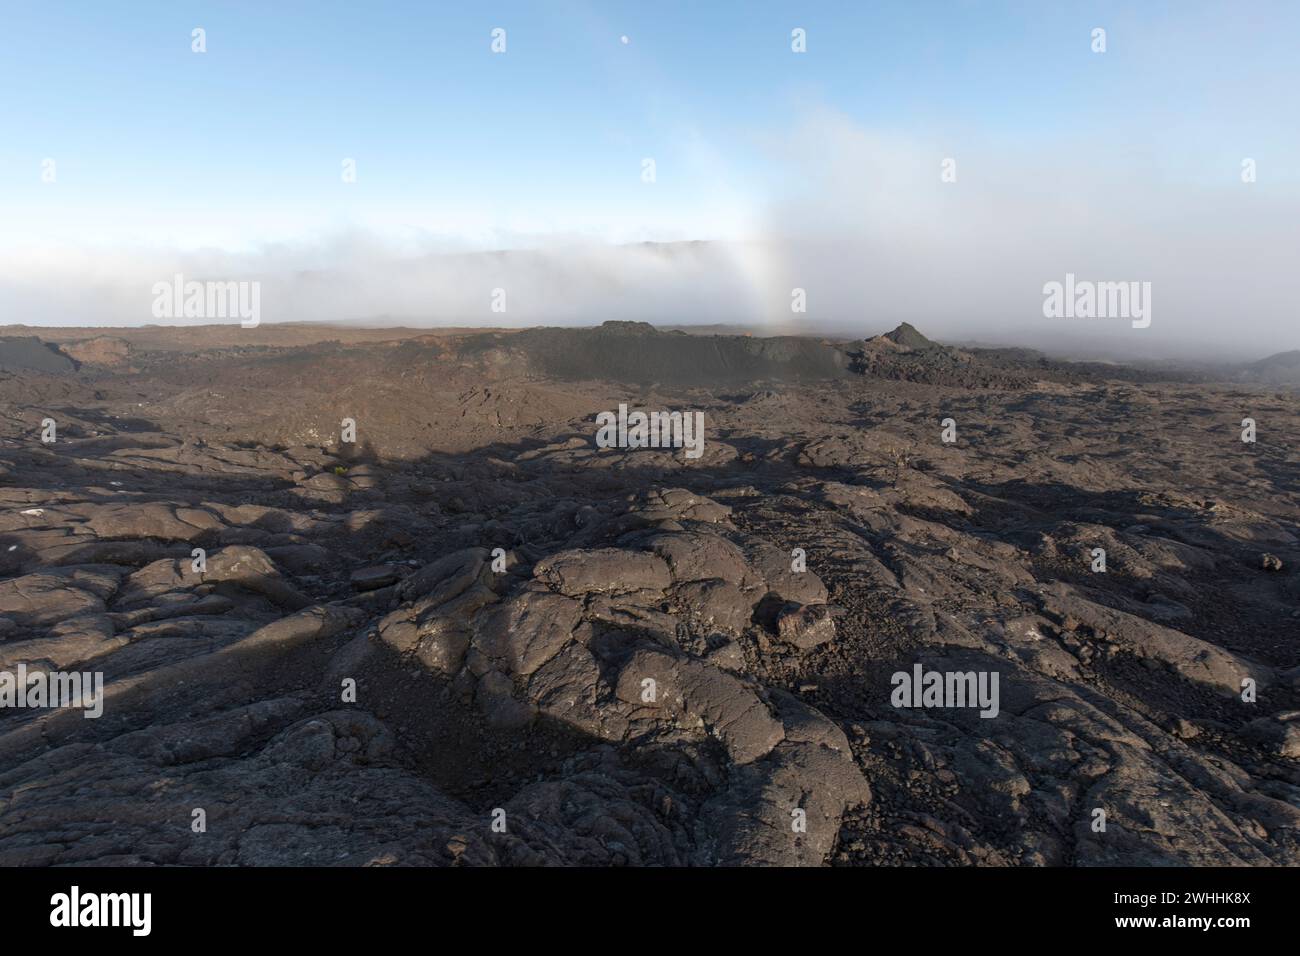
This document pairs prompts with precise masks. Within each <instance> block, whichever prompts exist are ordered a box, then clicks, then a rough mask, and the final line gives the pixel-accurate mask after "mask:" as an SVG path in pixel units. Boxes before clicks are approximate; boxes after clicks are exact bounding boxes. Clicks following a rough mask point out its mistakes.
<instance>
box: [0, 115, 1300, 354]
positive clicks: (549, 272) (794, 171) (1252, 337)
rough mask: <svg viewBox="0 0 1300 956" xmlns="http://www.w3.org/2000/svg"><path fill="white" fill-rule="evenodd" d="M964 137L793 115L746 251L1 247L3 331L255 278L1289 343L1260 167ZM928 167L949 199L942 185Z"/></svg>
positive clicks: (1108, 347)
mask: <svg viewBox="0 0 1300 956" xmlns="http://www.w3.org/2000/svg"><path fill="white" fill-rule="evenodd" d="M1120 138H1122V137H1120ZM962 142H963V145H962V146H960V147H959V148H958V147H953V146H952V145H951V144H943V143H938V142H927V141H923V140H920V139H917V138H911V137H905V136H900V135H896V134H892V133H882V132H875V131H871V130H867V129H864V128H862V127H860V126H858V125H856V124H854V123H853V122H851V121H849V120H847V119H846V118H844V117H842V116H840V115H838V114H835V113H833V112H830V111H826V110H814V111H813V112H812V113H811V114H810V118H809V119H808V120H807V121H806V122H804V123H802V124H800V125H798V126H797V127H796V128H794V129H792V130H791V131H789V133H788V135H783V136H782V137H781V138H780V139H779V140H778V141H777V142H775V143H774V144H773V145H772V146H771V147H770V152H771V154H772V156H771V157H770V158H771V159H772V161H773V162H772V166H773V168H774V169H775V170H776V171H775V172H774V173H773V174H772V177H771V180H770V183H769V189H768V192H769V194H770V195H774V196H779V197H780V198H779V199H778V200H777V201H771V202H763V203H758V202H756V203H755V204H754V209H753V210H752V211H751V213H752V214H751V217H750V219H751V221H752V222H756V223H758V225H757V226H756V227H755V228H752V229H751V230H750V231H751V232H752V234H753V238H752V240H750V241H731V240H729V241H719V242H711V243H673V244H668V245H656V244H634V245H609V244H602V243H597V242H592V241H582V240H575V239H572V238H569V237H565V238H550V239H538V238H537V237H536V236H529V237H526V238H522V239H520V240H519V243H518V244H519V245H520V246H522V248H516V249H513V250H511V251H505V252H492V251H483V250H482V249H481V247H480V248H471V247H469V246H468V245H467V246H465V247H463V248H458V247H457V245H456V243H454V242H452V243H448V242H447V241H445V240H438V241H433V240H430V241H428V242H419V241H416V242H412V241H411V240H409V239H407V240H403V241H401V242H398V241H395V240H393V239H392V238H390V237H387V236H381V235H377V234H374V233H372V232H367V231H363V230H359V229H342V230H340V231H338V232H336V233H335V234H333V235H331V236H329V237H327V238H324V239H317V240H304V239H300V240H297V241H293V242H280V243H273V244H264V245H261V246H258V247H253V251H242V252H222V251H214V250H187V251H182V250H178V249H169V248H165V247H159V246H151V247H141V246H131V247H126V246H117V247H113V246H110V245H106V244H104V243H102V242H101V243H99V244H95V245H91V244H80V243H77V242H75V241H66V242H61V243H47V244H45V245H43V246H41V247H39V248H23V247H13V248H9V249H6V250H5V251H4V255H3V258H2V259H0V322H8V323H23V324H29V325H142V324H148V323H151V322H155V321H157V320H156V319H154V317H153V315H152V312H151V304H152V294H151V289H152V286H153V284H154V283H156V282H159V281H166V280H170V279H171V277H172V276H173V275H175V274H176V273H181V274H183V275H184V276H185V277H186V278H187V279H198V280H231V279H234V280H257V281H259V282H261V283H262V297H261V301H262V321H263V322H292V321H356V322H382V323H385V324H393V325H399V324H401V325H420V326H424V325H427V326H439V325H493V326H520V325H534V324H540V323H546V324H589V323H595V322H600V321H604V320H606V319H641V320H646V321H652V322H657V323H661V324H684V323H702V324H703V323H718V322H727V323H754V324H757V323H761V324H763V325H765V326H767V327H768V328H771V329H773V330H790V329H793V330H799V329H803V330H807V331H813V332H837V333H842V334H846V335H851V336H855V337H856V336H860V335H870V334H875V333H876V332H880V331H883V330H886V329H888V328H889V327H891V326H892V325H894V324H896V323H897V322H899V321H909V322H911V323H913V324H914V325H916V326H917V327H918V328H920V329H921V330H922V331H924V332H926V333H927V334H929V335H932V336H934V337H937V338H941V339H945V340H953V341H957V340H983V341H989V342H998V343H1004V344H1024V345H1028V346H1033V347H1045V348H1048V349H1051V348H1054V347H1056V348H1066V349H1073V350H1076V351H1078V350H1085V351H1086V350H1094V351H1109V352H1111V353H1113V354H1117V355H1144V356H1158V355H1171V356H1187V357H1190V356H1196V355H1207V356H1208V355H1215V356H1219V357H1258V356H1262V355H1266V354H1269V353H1271V352H1276V351H1282V350H1285V349H1291V348H1298V347H1300V323H1297V322H1296V321H1295V317H1294V301H1295V296H1294V292H1293V290H1292V279H1291V276H1292V275H1293V274H1294V259H1295V255H1296V236H1297V230H1296V225H1295V223H1296V222H1297V218H1298V217H1297V213H1300V202H1297V198H1296V195H1295V194H1294V192H1293V191H1290V190H1289V189H1288V188H1285V187H1284V186H1281V185H1276V184H1275V185H1270V184H1269V180H1268V176H1267V174H1266V173H1265V174H1262V175H1261V179H1260V182H1257V183H1253V184H1246V183H1242V182H1241V181H1240V178H1239V175H1238V172H1239V171H1238V169H1237V168H1236V167H1232V166H1228V167H1226V168H1224V169H1222V170H1212V171H1211V174H1210V176H1209V181H1210V182H1211V183H1212V184H1211V185H1206V179H1205V178H1204V177H1203V178H1201V179H1199V180H1198V179H1194V178H1193V177H1190V176H1189V175H1187V171H1186V170H1174V169H1172V168H1171V167H1170V166H1169V164H1168V163H1167V162H1166V163H1163V164H1162V162H1160V161H1158V160H1156V159H1154V158H1152V156H1151V155H1148V154H1143V153H1141V152H1133V153H1127V154H1126V153H1121V152H1118V151H1117V150H1115V149H1111V151H1110V152H1107V151H1106V150H1107V147H1099V146H1098V144H1097V143H1095V142H1091V141H1087V142H1079V143H1075V142H1066V141H1065V140H1064V138H1063V137H1057V138H1056V140H1055V141H1054V142H1051V143H1049V144H1047V145H1042V144H1028V145H1026V144H1017V145H1016V146H1014V147H1012V146H1010V145H1008V144H1007V143H1005V142H1003V143H993V142H991V141H985V140H983V139H982V138H979V137H964V138H963V140H962ZM948 157H951V158H953V159H954V160H955V161H956V174H957V175H956V182H952V183H946V182H943V181H942V180H941V176H940V173H941V163H942V162H943V160H944V159H945V158H948ZM1265 168H1267V167H1265ZM1220 174H1221V175H1220ZM1215 176H1220V178H1221V181H1215V180H1214V177H1215ZM12 225H13V224H12V223H11V227H12ZM623 225H624V226H632V225H634V224H630V223H627V224H623ZM12 231H13V230H12V228H11V230H10V233H11V234H12ZM245 248H246V249H247V248H249V247H248V246H245ZM1067 272H1071V273H1074V274H1075V275H1076V276H1078V277H1080V278H1081V279H1093V280H1098V281H1126V280H1139V281H1149V282H1150V283H1151V286H1152V324H1151V327H1150V328H1147V329H1132V328H1131V327H1130V325H1129V323H1127V322H1123V321H1113V320H1102V319H1086V320H1085V319H1078V320H1061V319H1055V320H1053V319H1047V318H1044V317H1043V314H1042V302H1043V294H1042V289H1043V285H1044V284H1045V283H1047V282H1051V281H1060V280H1061V279H1063V278H1064V276H1065V274H1066V273H1067ZM796 287H798V288H802V289H804V290H806V293H807V302H808V311H807V313H806V314H803V315H799V314H794V313H792V312H791V309H790V303H791V290H792V289H794V288H796ZM496 289H504V290H505V304H506V311H505V312H504V313H500V312H493V311H492V308H491V306H492V302H493V301H494V300H493V292H494V290H496ZM496 301H498V302H499V301H500V299H499V298H498V299H497V300H496Z"/></svg>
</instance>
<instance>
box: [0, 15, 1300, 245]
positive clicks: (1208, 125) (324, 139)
mask: <svg viewBox="0 0 1300 956" xmlns="http://www.w3.org/2000/svg"><path fill="white" fill-rule="evenodd" d="M1126 7H1137V8H1138V9H1137V10H1132V9H1126ZM1298 10H1300V7H1297V6H1296V5H1295V4H1276V5H1269V4H1261V5H1256V4H1251V5H1245V6H1242V5H1235V4H1234V5H1230V4H1197V3H1177V4H1156V3H1144V4H1138V5H1132V4H1088V3H1069V4H1048V3H1024V4H996V3H976V2H969V3H847V2H846V3H815V4H793V3H773V2H760V3H744V4H741V3H723V2H717V3H655V4H646V3H640V2H633V3H612V2H610V3H607V2H595V3H579V2H554V3H519V4H438V3H398V2H390V3H384V2H376V3H367V4H358V3H355V2H348V3H328V2H327V3H319V2H313V3H273V4H268V3H260V2H259V3H243V2H239V3H189V2H183V3H176V2H168V3H146V2H135V3H129V4H103V3H91V2H85V3H58V2H46V3H36V4H27V3H24V4H17V3H11V4H7V5H6V7H5V8H4V14H3V17H4V25H3V29H2V30H0V89H3V90H5V91H6V92H5V93H4V94H3V96H4V109H3V112H2V113H0V117H2V121H3V132H4V135H3V137H0V174H2V175H0V182H2V183H3V185H0V199H3V200H8V201H9V202H10V203H12V204H13V205H14V206H15V207H16V214H17V219H16V221H15V220H13V219H11V220H10V221H9V222H8V223H7V224H6V226H5V227H4V228H5V233H6V234H7V235H9V236H10V237H11V238H12V237H13V236H14V235H15V234H21V233H22V232H23V231H24V230H31V232H32V233H33V234H36V235H50V234H54V235H63V236H68V237H70V236H71V235H72V234H74V233H75V234H77V235H79V236H82V237H83V238H84V237H90V236H97V235H98V236H102V237H103V238H105V239H111V238H113V237H114V236H120V235H127V236H129V235H130V234H131V232H132V230H133V229H135V230H139V232H138V234H137V235H138V237H140V238H148V237H149V236H150V235H151V233H150V230H153V232H154V233H158V232H159V226H160V222H159V220H161V225H166V224H167V218H168V217H167V210H168V209H176V210H178V211H181V212H182V216H181V217H177V218H185V219H186V221H178V222H174V223H171V224H170V226H168V227H167V229H164V230H162V231H164V232H168V233H169V235H170V236H171V237H172V238H174V239H175V240H176V241H180V242H184V241H186V240H187V239H188V240H191V241H201V240H203V239H206V238H212V239H214V240H221V241H223V242H226V243H232V242H240V241H244V242H247V241H271V240H275V239H286V238H291V237H292V236H293V234H294V233H295V232H297V231H298V230H299V229H307V228H315V227H320V226H342V225H346V224H349V223H357V222H366V221H373V222H376V223H382V224H384V225H385V226H392V227H393V228H402V227H409V228H412V229H425V230H429V231H431V232H433V233H435V234H441V233H446V234H449V235H455V234H457V232H458V231H471V230H473V229H476V228H477V229H479V230H480V231H481V230H484V229H487V230H491V229H493V228H498V227H499V228H500V229H501V230H503V231H507V232H508V231H521V232H527V231H530V230H533V229H536V230H540V231H548V230H552V229H554V230H564V229H565V228H566V227H576V228H579V229H590V230H592V231H594V232H596V233H600V232H602V231H603V232H607V233H609V234H610V235H611V236H613V237H622V238H638V237H642V234H643V233H648V234H647V235H644V236H643V237H645V238H657V237H660V236H658V235H656V233H662V237H663V238H692V237H700V238H704V237H708V235H709V234H731V233H743V232H744V231H745V227H746V222H745V221H744V220H745V216H744V212H745V211H746V210H751V209H753V208H754V207H755V206H757V205H761V204H762V203H764V202H766V201H768V200H770V199H771V198H772V197H773V196H774V195H781V194H783V193H786V192H788V191H790V190H797V188H798V185H799V184H798V176H799V172H798V171H797V170H795V171H793V172H792V171H790V170H788V169H785V168H783V165H782V163H781V161H780V157H779V155H777V156H773V152H774V150H773V149H772V148H771V147H772V143H773V142H778V143H779V141H780V138H781V137H782V136H784V135H786V133H787V132H788V131H789V130H791V129H792V128H794V127H796V126H797V125H798V123H799V119H800V117H801V116H803V115H805V114H807V113H808V112H809V111H810V110H813V109H827V110H833V111H836V112H838V113H840V114H842V115H843V116H845V117H847V118H849V119H851V120H852V121H855V122H858V123H861V124H862V125H863V126H864V127H868V128H871V129H879V130H891V131H901V132H904V133H906V134H908V135H909V136H912V137H915V138H919V139H922V140H925V141H933V142H934V143H935V144H936V146H938V147H943V148H946V149H947V151H948V152H947V153H946V154H945V155H947V154H952V155H960V154H961V151H962V148H963V146H964V145H969V144H979V145H980V147H981V148H982V149H992V148H996V149H998V150H1001V151H1004V152H1005V154H1006V158H1007V161H1014V159H1015V156H1016V154H1017V150H1018V149H1020V148H1022V147H1023V148H1025V149H1029V150H1033V149H1034V148H1035V146H1036V145H1041V144H1042V143H1043V142H1044V141H1048V142H1050V141H1052V140H1057V141H1060V142H1062V143H1071V144H1076V143H1077V144H1091V145H1092V146H1093V147H1094V148H1095V149H1097V150H1098V151H1099V152H1101V153H1104V154H1105V160H1106V163H1107V164H1109V163H1118V164H1122V163H1123V162H1124V161H1125V157H1127V161H1128V162H1129V163H1132V164H1136V165H1140V166H1144V167H1149V168H1150V173H1151V174H1152V175H1154V176H1158V177H1160V178H1161V179H1163V180H1165V181H1175V182H1176V181H1182V180H1186V181H1198V182H1206V181H1211V180H1213V179H1214V178H1215V177H1216V176H1218V175H1219V174H1220V173H1221V171H1222V170H1223V169H1224V168H1225V166H1226V167H1227V168H1229V169H1231V168H1232V167H1233V166H1234V165H1235V164H1236V162H1237V161H1238V157H1239V156H1242V155H1252V156H1255V155H1257V154H1258V155H1260V156H1261V158H1263V157H1268V156H1273V155H1277V156H1279V157H1281V156H1286V157H1288V158H1289V157H1293V156H1294V155H1295V146H1296V136H1297V133H1296V124H1295V123H1294V122H1290V123H1286V122H1281V121H1280V119H1281V117H1280V116H1279V111H1280V110H1281V111H1286V110H1290V111H1291V112H1292V118H1293V119H1294V110H1295V108H1294V101H1293V99H1292V98H1291V97H1287V96H1285V95H1279V94H1280V93H1281V92H1282V91H1283V90H1290V91H1291V92H1292V94H1294V92H1295V91H1296V89H1297V83H1296V78H1297V77H1296V73H1297V62H1300V58H1298V57H1296V56H1295V53H1294V41H1295V37H1296V35H1297V31H1296V27H1297V25H1300V14H1298V13H1297V11H1298ZM195 26H201V27H203V28H204V29H205V30H206V31H207V44H208V52H207V53H205V54H202V55H197V54H194V53H192V52H191V50H190V31H191V29H192V28H193V27H195ZM498 26H499V27H503V28H504V29H506V31H507V52H506V53H505V54H504V55H493V54H492V53H491V52H490V49H489V42H490V36H489V34H490V31H491V30H492V28H494V27H498ZM1095 26H1104V27H1105V28H1106V29H1107V31H1108V35H1107V41H1108V50H1107V53H1106V54H1105V55H1104V56H1099V55H1095V54H1093V53H1092V51H1091V49H1090V46H1089V44H1090V38H1089V32H1090V30H1091V29H1092V28H1093V27H1095ZM793 27H803V28H804V29H806V30H807V33H808V52H807V53H806V54H803V55H795V54H793V53H792V52H791V50H790V30H791V29H792V28H793ZM621 36H627V37H628V39H629V42H628V43H627V44H623V43H621V42H620V37H621ZM775 152H776V153H778V154H779V152H780V150H779V148H778V149H776V150H775ZM46 157H52V158H54V159H55V160H56V162H57V164H58V166H57V172H58V177H59V179H58V187H59V188H58V189H55V190H52V189H44V190H43V189H42V188H41V184H40V182H39V179H38V174H39V170H40V162H41V160H42V159H44V158H46ZM345 157H350V158H354V159H355V160H356V161H357V164H358V165H357V170H358V180H357V182H356V183H355V184H354V185H352V186H350V187H345V186H343V185H342V184H341V183H340V175H339V171H340V163H341V161H342V159H343V158H345ZM644 157H652V158H654V159H655V161H656V165H657V182H656V184H655V187H654V188H653V189H647V188H644V184H642V183H641V181H640V163H641V160H642V158H644ZM1265 161H1266V160H1265ZM1272 165H1273V168H1272V169H1271V170H1270V175H1271V176H1272V177H1277V176H1278V175H1280V174H1283V170H1284V169H1285V175H1286V176H1287V177H1288V179H1289V180H1290V181H1291V184H1292V185H1294V182H1295V178H1296V176H1297V173H1296V169H1297V164H1296V163H1294V162H1290V161H1288V162H1286V163H1282V162H1277V163H1274V164H1272ZM50 207H55V208H53V209H51V208H50ZM60 207H61V208H60ZM124 207H130V208H132V209H134V210H135V215H132V216H130V217H124V216H122V215H121V213H122V211H123V209H124ZM245 207H255V208H256V209H257V210H258V212H257V214H256V215H255V216H252V217H251V219H252V221H251V222H249V223H248V224H247V226H246V234H244V235H240V234H239V231H238V229H237V228H232V227H230V226H228V225H227V224H225V223H224V219H223V216H224V215H229V214H230V213H231V211H233V210H241V209H244V208H245ZM403 208H404V209H405V211H403ZM204 210H207V211H208V213H209V214H210V218H211V219H212V223H211V225H210V226H205V223H204V222H202V221H192V220H194V219H196V218H198V219H202V218H204ZM25 217H29V218H25ZM41 220H44V222H43V223H42V222H41ZM124 220H129V221H124ZM132 221H133V222H134V225H133V224H132ZM60 230H62V232H60Z"/></svg>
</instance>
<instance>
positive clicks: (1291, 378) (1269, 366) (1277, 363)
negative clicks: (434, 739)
mask: <svg viewBox="0 0 1300 956" xmlns="http://www.w3.org/2000/svg"><path fill="white" fill-rule="evenodd" d="M1233 378H1234V379H1235V380H1236V381H1239V382H1258V383H1260V384H1262V385H1300V349H1297V350H1293V351H1290V352H1278V353H1277V354H1276V355H1270V356H1269V357H1268V358H1265V359H1260V360H1259V361H1258V362H1251V363H1249V364H1247V365H1241V366H1238V367H1237V372H1236V375H1234V376H1233Z"/></svg>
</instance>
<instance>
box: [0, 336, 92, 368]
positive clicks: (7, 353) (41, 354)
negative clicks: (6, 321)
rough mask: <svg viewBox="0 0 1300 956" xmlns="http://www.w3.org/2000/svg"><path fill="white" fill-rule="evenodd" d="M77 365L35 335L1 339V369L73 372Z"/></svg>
mask: <svg viewBox="0 0 1300 956" xmlns="http://www.w3.org/2000/svg"><path fill="white" fill-rule="evenodd" d="M76 368H77V363H76V362H74V361H73V360H72V359H70V358H68V356H66V355H64V354H63V353H62V352H60V351H59V350H58V348H57V347H56V346H53V345H49V344H47V343H45V342H42V341H41V340H40V339H38V338H37V337H36V336H34V335H29V336H23V337H21V338H0V369H5V370H6V371H17V370H19V369H22V370H24V371H30V372H52V373H58V372H72V371H75V370H76Z"/></svg>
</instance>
